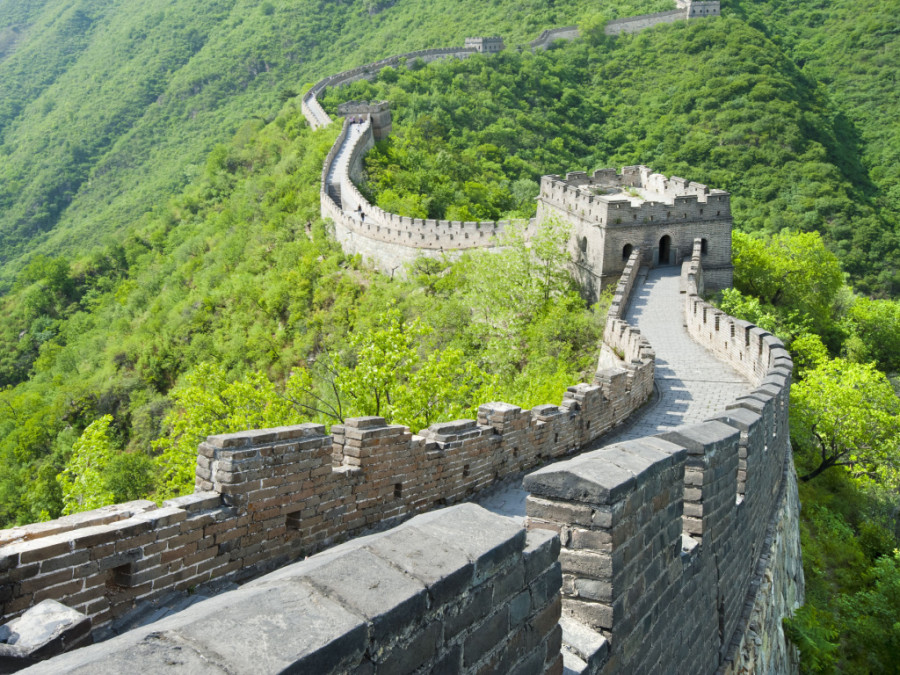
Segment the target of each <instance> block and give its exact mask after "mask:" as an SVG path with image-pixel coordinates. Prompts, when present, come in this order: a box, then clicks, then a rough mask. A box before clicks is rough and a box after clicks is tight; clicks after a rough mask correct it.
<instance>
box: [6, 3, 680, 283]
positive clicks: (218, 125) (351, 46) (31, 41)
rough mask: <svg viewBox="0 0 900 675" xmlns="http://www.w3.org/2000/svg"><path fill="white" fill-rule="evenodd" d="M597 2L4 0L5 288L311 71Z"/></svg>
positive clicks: (151, 193)
mask: <svg viewBox="0 0 900 675" xmlns="http://www.w3.org/2000/svg"><path fill="white" fill-rule="evenodd" d="M665 6H667V2H666V0H627V1H625V2H621V3H617V8H616V10H604V11H607V13H609V14H614V13H615V12H625V13H632V12H639V11H652V10H654V9H656V8H659V7H665ZM450 7H452V11H448V8H450ZM597 11H598V10H597V8H592V7H589V6H588V5H586V4H585V3H578V2H574V1H570V0H561V1H560V2H547V1H546V0H530V1H528V2H510V1H508V0H506V1H504V2H492V3H485V2H479V1H477V0H465V1H464V2H453V3H448V2H447V1H446V0H426V1H422V0H400V1H399V2H396V3H394V2H374V1H373V0H365V1H362V0H355V1H352V2H350V1H345V2H323V1H320V0H290V1H288V0H269V1H266V2H258V0H191V1H190V2H189V1H187V0H174V1H173V0H148V1H147V2H141V3H133V2H124V1H123V0H118V1H116V2H109V1H107V0H68V1H66V2H60V1H56V2H48V1H46V0H44V1H40V2H28V3H21V2H16V1H15V0H2V1H0V265H2V267H0V290H2V289H3V287H6V288H8V287H9V285H10V284H11V282H12V281H13V279H14V277H15V273H16V271H17V270H18V269H20V267H21V263H22V259H23V256H25V257H26V258H27V256H28V255H30V254H31V253H33V252H35V251H39V252H41V253H44V254H48V255H58V254H61V253H63V254H67V255H72V254H78V253H81V252H83V251H85V250H86V249H89V248H90V247H93V246H96V245H98V244H101V243H102V242H104V241H105V239H106V238H107V237H108V236H110V235H115V236H119V237H121V236H122V233H123V231H125V230H127V229H129V228H132V227H135V226H137V227H140V225H141V223H142V222H143V221H142V218H143V217H144V216H145V214H147V213H150V212H152V211H153V209H154V208H160V207H161V205H162V204H163V203H164V202H165V201H166V199H167V198H168V197H169V196H170V195H172V194H174V193H176V192H177V191H179V190H180V189H181V188H182V187H183V186H184V185H186V184H187V183H188V182H189V181H190V180H192V179H193V178H195V177H196V176H198V175H199V173H200V172H201V171H202V164H203V161H204V157H205V155H206V153H207V152H209V150H210V149H211V148H212V146H213V145H214V144H215V143H217V142H220V141H222V140H223V139H226V138H228V137H229V136H230V135H231V134H233V133H234V131H235V130H236V129H237V128H238V127H239V126H240V125H241V124H243V123H244V122H245V121H246V120H248V119H251V118H258V119H265V120H271V119H272V118H273V117H274V115H275V113H276V112H277V110H278V109H279V107H280V106H281V103H282V101H283V100H285V99H286V98H289V97H291V96H292V95H295V94H296V93H298V92H300V91H301V90H302V88H303V86H304V83H309V82H312V81H314V80H316V79H319V78H321V77H324V76H326V75H329V74H331V73H334V72H337V71H339V70H341V69H343V68H350V67H353V66H356V65H358V64H360V63H365V62H368V61H372V60H376V59H378V58H381V57H384V56H388V55H390V54H395V53H399V52H404V51H410V50H413V49H421V48H423V47H432V46H435V45H440V46H443V45H447V44H462V41H463V38H464V37H465V36H466V35H473V34H495V33H496V34H502V35H503V36H504V37H505V38H506V40H507V41H508V42H509V43H511V44H516V43H522V42H526V41H528V40H530V39H533V38H534V37H536V36H537V35H538V34H539V33H540V32H541V30H543V29H544V28H546V27H550V26H554V25H565V24H570V23H573V22H575V21H576V20H580V19H584V18H585V17H586V16H589V15H593V14H596V13H597Z"/></svg>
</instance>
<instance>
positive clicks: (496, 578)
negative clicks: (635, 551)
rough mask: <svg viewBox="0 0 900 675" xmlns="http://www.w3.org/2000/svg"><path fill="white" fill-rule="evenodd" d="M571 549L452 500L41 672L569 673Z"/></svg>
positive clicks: (37, 670) (57, 661)
mask: <svg viewBox="0 0 900 675" xmlns="http://www.w3.org/2000/svg"><path fill="white" fill-rule="evenodd" d="M558 553H559V540H558V539H557V538H556V537H555V536H552V535H549V533H537V532H530V533H527V534H526V532H525V530H524V529H522V528H521V526H518V525H515V524H514V523H513V522H512V521H510V520H509V519H506V518H503V517H501V516H496V515H494V514H491V513H489V512H487V511H484V510H483V509H481V508H480V507H477V506H474V505H471V504H469V505H462V506H457V507H452V508H449V509H443V510H440V511H437V512H434V513H431V514H428V515H424V516H419V517H417V518H414V519H413V520H411V521H409V522H407V523H406V524H404V525H403V526H401V527H399V528H396V529H394V530H392V531H390V532H388V533H384V534H378V535H374V536H369V537H364V538H361V539H357V540H354V541H353V542H350V543H349V544H346V545H343V546H340V547H337V548H335V549H332V550H330V551H327V552H325V553H321V554H319V555H316V556H313V557H311V558H309V559H307V560H305V561H303V562H300V563H296V564H293V565H290V566H288V567H285V568H282V569H280V570H278V571H277V572H274V573H272V574H269V575H267V576H264V577H262V578H260V579H257V580H256V581H254V582H251V583H249V584H246V585H245V586H243V587H242V588H241V589H239V590H237V591H233V592H231V593H226V594H223V595H220V596H218V597H215V598H213V599H211V600H208V601H206V602H203V603H199V604H198V605H194V606H193V607H191V608H189V609H187V610H185V611H183V612H181V613H179V614H177V615H175V616H172V617H170V618H167V619H164V620H162V621H159V622H157V623H154V624H152V625H151V626H147V627H145V628H140V629H137V630H134V631H131V632H129V633H127V634H125V635H123V636H120V637H118V638H114V639H112V640H109V641H107V642H104V643H102V644H99V645H95V646H93V647H87V648H85V649H81V650H78V651H76V652H72V653H70V654H66V655H64V656H62V657H58V658H56V659H53V660H51V661H49V662H46V663H44V664H41V665H39V666H37V667H35V668H33V669H32V671H31V672H35V673H41V672H45V673H59V672H77V673H81V672H90V673H121V672H130V671H132V670H133V669H134V667H135V664H138V663H139V664H140V668H141V669H143V670H148V671H152V672H157V671H160V672H161V671H163V670H171V669H172V668H178V669H179V670H181V671H183V672H188V671H190V672H204V673H216V672H222V673H226V672H227V673H235V672H241V673H269V672H272V673H274V672H288V671H290V672H308V673H322V674H326V673H347V672H366V673H407V672H413V671H417V669H418V672H452V673H482V672H488V671H489V672H498V673H510V672H527V673H548V674H551V673H552V674H560V673H562V670H563V668H562V657H561V655H560V642H561V629H560V626H559V618H560V599H559V588H560V583H561V577H560V570H559V563H558V562H557V561H556V558H557V555H558ZM248 632H252V637H253V638H255V639H246V638H249V637H251V636H250V635H248ZM236 637H240V638H241V639H236Z"/></svg>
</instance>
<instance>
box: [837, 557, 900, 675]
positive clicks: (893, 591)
mask: <svg viewBox="0 0 900 675" xmlns="http://www.w3.org/2000/svg"><path fill="white" fill-rule="evenodd" d="M870 577H871V579H872V583H871V584H870V585H869V586H868V587H867V588H865V589H864V590H860V591H858V592H857V593H855V594H853V595H849V596H844V597H842V598H841V599H840V601H839V606H840V610H841V612H842V614H843V616H844V619H845V623H844V626H845V630H846V642H847V644H848V648H849V652H850V653H849V654H848V658H847V660H848V661H849V662H850V663H851V664H853V665H854V666H855V668H853V669H854V670H856V669H859V672H870V673H891V672H893V673H896V672H898V664H897V654H900V551H898V550H896V549H895V550H894V552H893V555H885V556H882V557H881V558H879V560H878V562H876V563H875V567H874V568H873V569H872V571H871V573H870Z"/></svg>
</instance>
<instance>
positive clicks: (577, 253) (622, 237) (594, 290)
mask: <svg viewBox="0 0 900 675" xmlns="http://www.w3.org/2000/svg"><path fill="white" fill-rule="evenodd" d="M552 217H555V218H559V219H560V220H562V221H564V222H567V223H570V224H571V225H572V228H573V236H572V240H571V244H570V249H571V253H572V257H573V260H574V261H575V265H576V268H577V276H578V278H579V281H580V282H581V284H582V287H583V288H584V289H585V291H586V294H587V295H588V296H589V297H591V298H596V297H597V295H599V293H600V291H601V290H602V289H603V288H604V287H606V286H607V285H608V284H609V283H610V282H611V281H612V280H613V279H615V278H616V277H618V275H619V274H621V273H622V270H623V269H624V268H625V264H626V263H627V262H628V258H629V256H630V255H631V253H632V251H633V250H635V249H638V248H639V249H640V250H641V251H642V256H643V260H642V263H643V264H644V265H652V266H661V265H680V264H681V263H682V261H684V260H689V259H690V257H691V253H692V250H693V243H694V239H700V240H701V241H702V242H703V268H704V270H705V279H706V287H707V288H708V289H710V290H717V289H721V288H727V287H730V286H731V284H732V278H733V270H734V268H733V266H732V264H731V228H732V220H731V195H729V194H728V193H727V192H725V191H724V190H716V189H710V188H708V187H707V186H705V185H702V184H700V183H694V182H689V181H687V180H685V179H684V178H678V177H677V176H672V177H671V178H666V177H665V176H663V175H662V174H658V173H652V172H651V170H650V169H649V168H648V167H646V166H626V167H624V168H623V169H622V173H616V171H615V169H598V170H597V171H595V172H594V173H593V174H591V175H588V174H587V173H585V172H583V171H575V172H571V173H567V174H566V176H565V178H562V177H560V176H554V175H550V176H544V177H543V178H542V179H541V192H540V195H539V197H538V211H537V220H538V222H542V221H543V220H545V219H547V218H552Z"/></svg>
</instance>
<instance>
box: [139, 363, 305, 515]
mask: <svg viewBox="0 0 900 675" xmlns="http://www.w3.org/2000/svg"><path fill="white" fill-rule="evenodd" d="M172 399H173V400H174V402H175V405H176V408H175V409H174V410H173V411H172V412H171V413H170V414H169V415H168V416H167V417H166V420H165V423H166V425H167V426H168V427H169V428H170V429H171V431H170V432H169V435H167V436H165V437H163V438H161V439H159V440H158V441H156V442H154V444H153V447H154V449H155V450H156V451H157V452H159V456H158V457H157V464H158V466H159V469H160V471H161V475H160V482H159V486H158V488H157V496H159V497H160V498H167V497H173V496H178V495H181V494H184V493H185V492H187V491H189V490H191V489H192V488H193V485H194V475H195V466H196V463H197V445H198V444H199V443H200V442H201V441H203V440H205V439H206V437H207V436H210V435H213V434H223V433H231V432H235V431H244V430H246V429H264V428H267V427H277V426H282V425H285V424H296V423H298V422H299V421H300V419H301V418H300V416H299V415H298V413H297V412H296V411H295V410H294V408H293V406H292V405H291V404H290V402H289V401H287V400H286V399H285V398H283V397H281V396H279V395H278V394H277V392H276V390H275V387H274V385H273V384H272V382H270V381H269V380H268V379H266V378H265V377H264V376H263V375H261V374H260V373H249V374H247V375H245V376H244V377H242V378H240V379H237V380H230V378H229V377H228V374H227V373H226V371H225V369H224V368H222V367H221V366H219V365H217V364H213V363H209V362H204V363H201V364H199V365H198V366H197V367H196V368H195V369H194V370H192V371H191V372H190V373H188V375H187V376H186V377H185V378H184V382H183V383H182V384H180V385H179V386H178V387H176V388H175V390H174V391H173V392H172Z"/></svg>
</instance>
